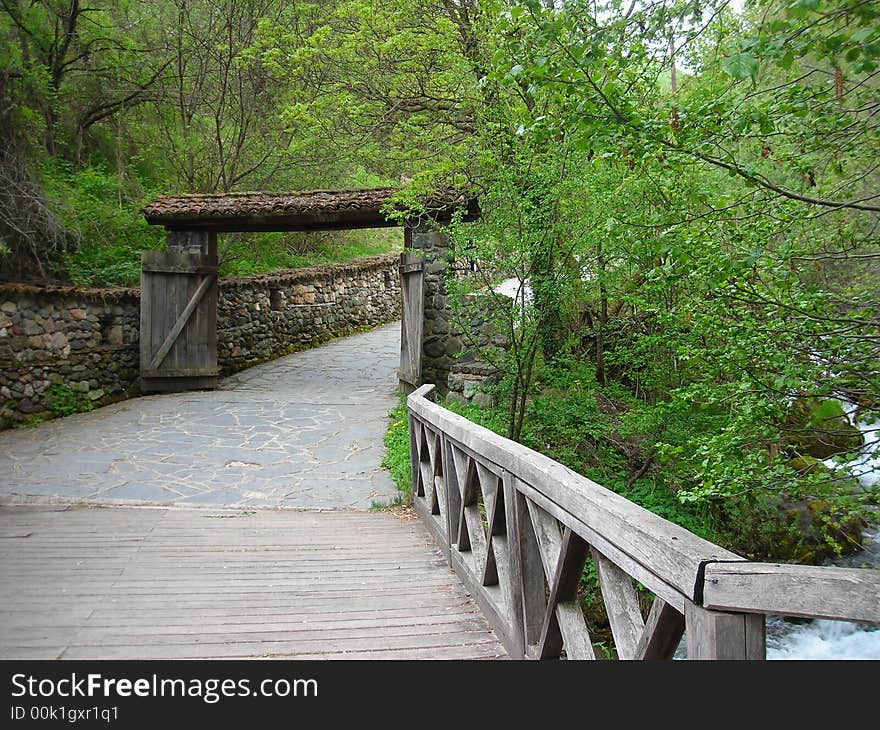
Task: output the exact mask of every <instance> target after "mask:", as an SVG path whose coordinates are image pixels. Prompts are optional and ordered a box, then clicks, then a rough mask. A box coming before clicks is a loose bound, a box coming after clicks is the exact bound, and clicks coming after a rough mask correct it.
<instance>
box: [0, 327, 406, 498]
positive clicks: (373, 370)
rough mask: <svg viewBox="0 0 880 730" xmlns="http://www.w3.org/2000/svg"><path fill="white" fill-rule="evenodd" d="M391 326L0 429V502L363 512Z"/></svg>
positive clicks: (391, 393)
mask: <svg viewBox="0 0 880 730" xmlns="http://www.w3.org/2000/svg"><path fill="white" fill-rule="evenodd" d="M399 343H400V326H399V323H398V324H391V325H387V326H384V327H381V328H379V329H376V330H373V331H371V332H367V333H363V334H359V335H354V336H352V337H347V338H344V339H340V340H336V341H334V342H331V343H329V344H327V345H324V346H322V347H319V348H315V349H312V350H306V351H304V352H300V353H296V354H293V355H289V356H287V357H283V358H280V359H278V360H275V361H273V362H270V363H266V364H263V365H258V366H256V367H253V368H250V369H248V370H246V371H243V372H241V373H238V374H237V375H234V376H232V377H230V378H227V379H226V380H224V381H223V382H222V384H221V387H220V389H218V390H216V391H210V392H194V393H183V394H173V395H160V396H148V397H144V398H136V399H132V400H128V401H124V402H122V403H118V404H116V405H112V406H107V407H105V408H101V409H99V410H96V411H93V412H91V413H84V414H79V415H76V416H70V417H67V418H61V419H57V420H54V421H50V422H47V423H44V424H41V425H40V426H37V427H34V428H27V429H19V430H12V431H5V432H2V433H0V499H2V500H3V501H6V502H10V501H31V500H33V499H34V498H42V500H45V498H58V499H61V500H64V501H71V500H73V501H84V502H90V503H91V502H94V503H122V504H125V503H145V504H157V503H158V504H180V505H209V506H215V505H216V506H220V505H225V506H259V507H290V508H298V509H339V508H368V507H370V506H371V505H372V504H374V503H388V502H391V501H392V500H393V499H394V497H395V495H396V491H395V488H394V485H393V483H392V482H391V479H390V477H389V475H388V473H387V472H386V471H385V470H384V469H382V468H381V467H380V461H381V459H382V454H383V442H382V437H383V435H384V433H385V430H386V427H387V425H388V420H387V414H388V411H389V410H390V409H391V408H393V407H394V405H395V404H396V402H397V399H396V395H395V391H396V388H397V375H396V371H397V364H398V360H399V347H400V344H399Z"/></svg>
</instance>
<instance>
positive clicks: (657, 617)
mask: <svg viewBox="0 0 880 730" xmlns="http://www.w3.org/2000/svg"><path fill="white" fill-rule="evenodd" d="M683 635H684V616H682V614H681V613H679V612H678V611H676V610H675V608H673V607H672V606H670V605H669V604H668V603H666V601H664V600H663V599H662V598H660V596H657V598H655V599H654V605H653V606H651V611H650V612H649V613H648V620H647V621H646V622H645V630H644V631H643V632H642V636H641V638H639V644H638V646H637V647H636V652H635V658H636V659H646V660H655V659H672V657H673V656H674V655H675V652H676V650H677V649H678V645H679V644H680V643H681V637H682V636H683Z"/></svg>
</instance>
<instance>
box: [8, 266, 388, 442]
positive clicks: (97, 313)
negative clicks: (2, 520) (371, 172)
mask: <svg viewBox="0 0 880 730" xmlns="http://www.w3.org/2000/svg"><path fill="white" fill-rule="evenodd" d="M397 261H398V259H397V257H396V256H384V257H380V258H373V259H364V260H361V261H355V262H350V263H348V264H343V265H340V266H332V267H329V266H328V267H314V268H310V269H299V270H296V271H291V272H285V273H279V274H274V275H271V276H253V277H241V278H235V279H225V280H221V286H220V300H219V304H218V321H217V330H218V345H217V348H218V358H219V364H220V366H221V368H222V369H223V371H224V373H226V374H228V373H231V372H235V371H238V370H241V369H242V368H245V367H248V366H250V365H253V364H256V363H259V362H265V361H267V360H272V359H274V358H275V357H278V356H279V355H283V354H286V353H288V352H291V351H293V350H295V349H299V348H302V347H304V346H308V345H311V344H316V343H317V342H320V341H322V340H326V339H329V338H330V337H335V336H338V335H343V334H348V333H350V332H353V331H355V330H358V329H361V328H364V327H372V326H375V325H377V324H380V323H383V322H389V321H392V320H394V319H397V318H398V317H399V316H400V282H399V276H398V272H397ZM139 319H140V293H139V291H138V290H137V289H77V288H73V287H45V288H43V287H33V286H25V285H20V284H3V285H0V428H8V427H10V426H13V425H16V424H18V423H24V422H27V421H28V419H29V418H33V417H35V416H40V415H49V414H51V412H52V400H53V397H54V398H55V399H56V400H57V398H58V393H59V390H62V391H65V392H67V393H68V394H69V395H71V396H72V397H73V398H76V399H79V400H81V401H83V402H84V401H85V400H88V401H90V402H94V403H96V404H98V405H101V404H104V403H107V402H111V401H113V400H119V399H122V398H127V397H131V396H132V395H136V394H137V392H136V388H137V379H138V360H139V355H138V347H139V333H138V328H139ZM53 386H55V387H53Z"/></svg>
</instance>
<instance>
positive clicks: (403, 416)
mask: <svg viewBox="0 0 880 730" xmlns="http://www.w3.org/2000/svg"><path fill="white" fill-rule="evenodd" d="M388 418H389V420H390V425H389V426H388V430H387V431H386V432H385V455H384V456H383V457H382V466H384V467H385V468H386V469H388V471H389V472H390V473H391V478H392V479H393V480H394V483H395V484H396V485H397V491H398V495H397V499H396V500H395V502H394V503H393V504H392V505H389V506H399V505H402V504H410V503H411V502H412V472H411V471H410V459H409V424H408V421H407V411H406V396H404V395H401V396H400V402H399V403H398V404H397V406H395V407H394V409H392V411H391V412H390V413H389V414H388Z"/></svg>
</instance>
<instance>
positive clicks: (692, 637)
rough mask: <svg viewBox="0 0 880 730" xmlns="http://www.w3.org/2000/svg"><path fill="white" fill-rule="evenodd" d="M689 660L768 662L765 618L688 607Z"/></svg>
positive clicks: (686, 614) (686, 634) (692, 605)
mask: <svg viewBox="0 0 880 730" xmlns="http://www.w3.org/2000/svg"><path fill="white" fill-rule="evenodd" d="M684 609H685V610H684V618H685V638H686V641H687V653H688V659H765V658H766V643H765V628H764V616H763V615H761V614H754V613H727V612H726V611H711V610H709V609H706V608H703V607H702V606H697V605H696V604H694V603H691V602H690V601H688V602H687V603H686V604H685V607H684Z"/></svg>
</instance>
